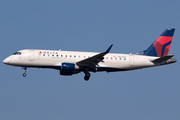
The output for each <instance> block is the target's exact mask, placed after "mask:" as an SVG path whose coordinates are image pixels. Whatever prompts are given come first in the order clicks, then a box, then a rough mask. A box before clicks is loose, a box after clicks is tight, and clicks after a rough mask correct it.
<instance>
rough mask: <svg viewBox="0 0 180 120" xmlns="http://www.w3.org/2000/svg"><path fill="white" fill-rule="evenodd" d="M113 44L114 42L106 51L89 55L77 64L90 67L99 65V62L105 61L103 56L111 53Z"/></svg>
mask: <svg viewBox="0 0 180 120" xmlns="http://www.w3.org/2000/svg"><path fill="white" fill-rule="evenodd" d="M112 46H113V44H112V45H111V46H110V47H109V48H108V49H107V50H106V51H105V52H102V53H99V54H97V55H94V56H92V57H89V58H87V59H84V60H81V61H79V62H77V63H76V64H77V65H78V66H80V67H90V66H95V65H98V63H99V62H103V59H104V57H103V56H105V55H106V54H107V53H109V51H110V50H111V48H112Z"/></svg>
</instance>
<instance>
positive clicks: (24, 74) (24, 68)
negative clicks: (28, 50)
mask: <svg viewBox="0 0 180 120" xmlns="http://www.w3.org/2000/svg"><path fill="white" fill-rule="evenodd" d="M22 69H23V70H24V73H23V77H26V71H27V67H22Z"/></svg>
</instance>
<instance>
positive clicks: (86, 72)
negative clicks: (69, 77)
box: [84, 71, 91, 81]
mask: <svg viewBox="0 0 180 120" xmlns="http://www.w3.org/2000/svg"><path fill="white" fill-rule="evenodd" d="M84 73H85V76H84V80H85V81H88V80H89V78H90V76H91V74H90V73H89V72H88V71H85V72H84Z"/></svg>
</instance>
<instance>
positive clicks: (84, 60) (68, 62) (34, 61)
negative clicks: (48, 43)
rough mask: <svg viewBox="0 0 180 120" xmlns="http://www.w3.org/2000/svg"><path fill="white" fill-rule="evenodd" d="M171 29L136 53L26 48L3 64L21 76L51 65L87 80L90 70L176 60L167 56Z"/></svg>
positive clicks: (149, 64)
mask: <svg viewBox="0 0 180 120" xmlns="http://www.w3.org/2000/svg"><path fill="white" fill-rule="evenodd" d="M174 31H175V29H174V28H168V29H166V30H165V31H164V32H163V33H162V34H161V35H160V36H159V37H158V38H157V39H156V40H155V41H154V42H153V43H152V44H151V46H150V47H149V48H148V49H147V50H144V51H141V52H139V53H136V54H131V53H130V54H117V53H109V52H110V50H111V48H112V46H113V45H111V46H110V47H109V48H108V49H107V50H106V51H105V52H101V53H95V52H77V51H61V50H36V49H25V50H20V51H18V52H15V53H14V54H12V55H10V56H9V57H7V58H6V59H4V60H3V63H4V64H7V65H11V66H18V67H22V68H23V70H24V73H23V76H24V77H26V71H27V68H31V67H33V68H51V69H56V70H59V71H60V75H65V76H71V75H73V74H77V73H80V72H84V74H85V76H84V80H86V81H88V80H89V78H90V76H91V74H90V72H102V71H106V72H116V71H129V70H136V69H142V68H147V67H155V66H161V65H167V64H171V63H175V62H176V59H171V58H172V57H173V56H174V55H168V52H169V49H170V45H171V42H172V38H173V35H174Z"/></svg>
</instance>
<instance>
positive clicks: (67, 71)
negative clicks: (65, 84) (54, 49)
mask: <svg viewBox="0 0 180 120" xmlns="http://www.w3.org/2000/svg"><path fill="white" fill-rule="evenodd" d="M74 70H75V64H73V63H62V65H61V70H60V75H72V74H73V73H74Z"/></svg>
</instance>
